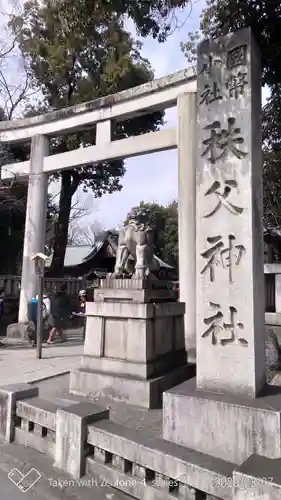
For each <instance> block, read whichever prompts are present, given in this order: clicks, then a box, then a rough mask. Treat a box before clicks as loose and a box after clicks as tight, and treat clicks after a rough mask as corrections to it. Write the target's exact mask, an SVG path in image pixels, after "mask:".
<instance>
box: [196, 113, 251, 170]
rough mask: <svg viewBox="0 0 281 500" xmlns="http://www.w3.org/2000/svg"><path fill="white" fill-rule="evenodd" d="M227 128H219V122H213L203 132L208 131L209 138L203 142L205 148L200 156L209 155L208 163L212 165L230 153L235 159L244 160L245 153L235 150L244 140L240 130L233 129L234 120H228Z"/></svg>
mask: <svg viewBox="0 0 281 500" xmlns="http://www.w3.org/2000/svg"><path fill="white" fill-rule="evenodd" d="M227 122H228V127H227V130H226V129H222V128H221V124H220V122H219V121H215V122H213V123H211V124H210V125H207V127H205V130H208V131H210V137H209V138H208V139H205V140H204V141H203V145H204V146H206V147H205V150H204V151H203V153H202V154H201V156H202V157H203V156H206V155H208V154H209V158H208V160H209V162H210V163H212V164H214V163H216V161H217V160H220V159H221V158H223V157H225V156H226V155H227V153H228V152H229V151H230V152H231V153H232V154H233V155H234V156H236V158H239V159H241V158H244V157H245V156H246V155H247V153H245V152H244V151H241V150H240V149H238V148H237V145H238V144H244V139H243V137H242V136H241V135H239V134H240V133H241V130H240V128H238V127H235V126H234V125H235V118H228V120H227Z"/></svg>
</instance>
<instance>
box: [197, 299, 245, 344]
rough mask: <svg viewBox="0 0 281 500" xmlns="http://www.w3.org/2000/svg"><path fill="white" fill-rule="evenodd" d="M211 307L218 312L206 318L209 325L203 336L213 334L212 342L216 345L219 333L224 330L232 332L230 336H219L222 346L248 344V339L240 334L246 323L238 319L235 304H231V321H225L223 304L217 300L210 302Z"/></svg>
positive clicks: (205, 320) (205, 321)
mask: <svg viewBox="0 0 281 500" xmlns="http://www.w3.org/2000/svg"><path fill="white" fill-rule="evenodd" d="M209 304H210V307H211V308H212V309H214V310H216V311H217V312H216V313H215V314H213V315H211V316H209V317H207V318H204V324H205V325H206V326H208V328H207V330H205V331H204V333H203V334H202V338H205V337H208V336H209V335H210V334H211V335H212V344H213V345H216V344H217V343H218V339H217V337H218V334H219V333H220V332H223V331H227V332H230V336H228V337H224V338H219V343H220V344H221V345H222V346H225V345H228V344H233V343H237V342H238V343H239V344H240V345H242V346H247V345H248V341H247V340H246V339H245V338H244V337H241V336H240V335H239V330H244V324H243V323H242V322H241V321H236V315H237V309H236V308H235V307H233V306H229V316H230V321H229V322H225V321H223V317H224V315H223V313H222V312H221V305H220V304H216V303H215V302H210V303H209ZM237 330H238V332H237Z"/></svg>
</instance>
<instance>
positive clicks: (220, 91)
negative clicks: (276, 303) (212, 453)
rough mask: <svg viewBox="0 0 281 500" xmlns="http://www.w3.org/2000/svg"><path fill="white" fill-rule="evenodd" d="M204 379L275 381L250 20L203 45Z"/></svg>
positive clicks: (200, 380)
mask: <svg viewBox="0 0 281 500" xmlns="http://www.w3.org/2000/svg"><path fill="white" fill-rule="evenodd" d="M197 89H198V91H197V108H198V149H199V154H198V162H197V179H196V184H197V223H196V231H197V243H196V252H197V387H198V389H204V390H209V391H214V392H223V393H234V394H235V393H237V394H241V395H242V394H243V395H245V396H250V397H255V396H256V395H257V393H258V392H259V391H260V390H261V389H262V387H263V385H264V383H265V348H264V328H265V319H264V318H265V316H264V311H265V306H264V275H263V232H262V153H261V71H260V58H259V53H258V49H257V47H256V45H255V41H254V40H253V38H252V35H251V32H250V29H248V28H246V29H243V30H241V31H239V32H238V33H236V34H234V35H230V36H227V37H224V38H220V39H217V40H214V41H211V40H206V41H204V42H202V43H201V44H200V46H199V49H198V87H197Z"/></svg>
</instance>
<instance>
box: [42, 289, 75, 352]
mask: <svg viewBox="0 0 281 500" xmlns="http://www.w3.org/2000/svg"><path fill="white" fill-rule="evenodd" d="M66 291H67V287H66V284H65V283H64V284H63V285H61V287H60V288H59V290H58V291H57V292H56V293H55V295H54V296H53V297H52V298H51V314H50V316H49V321H48V322H49V325H50V326H51V330H50V333H49V338H48V340H47V344H52V343H53V339H54V336H55V334H56V333H57V334H58V336H59V337H60V340H61V342H64V341H65V338H64V329H65V327H66V322H67V319H68V318H69V317H71V309H72V308H71V302H70V300H69V297H68V295H67V293H66Z"/></svg>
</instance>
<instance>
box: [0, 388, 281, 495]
mask: <svg viewBox="0 0 281 500" xmlns="http://www.w3.org/2000/svg"><path fill="white" fill-rule="evenodd" d="M187 432H188V429H187ZM190 432H192V429H191V430H190ZM0 437H1V438H2V439H3V440H5V441H8V442H13V441H14V442H16V443H20V444H23V445H25V446H29V447H31V448H34V449H35V450H38V451H40V452H41V453H45V454H48V455H49V456H50V458H51V459H52V460H54V462H55V466H56V467H57V468H59V469H61V470H63V471H64V472H66V473H68V474H69V475H70V476H72V477H74V478H80V477H82V476H84V475H89V476H91V475H92V474H94V475H95V476H96V475H99V476H100V478H101V482H102V484H104V485H110V486H113V487H114V488H116V489H118V490H120V491H123V492H125V493H127V494H129V495H132V496H133V497H135V498H138V499H139V500H147V499H150V498H151V499H153V500H176V499H177V500H215V499H217V500H219V499H221V500H231V499H233V500H249V498H253V499H255V500H265V499H269V498H270V500H277V499H278V500H280V498H281V475H280V470H281V459H277V460H271V459H267V458H264V457H259V456H255V455H253V456H252V457H250V458H249V459H248V460H246V462H244V463H243V464H242V466H240V467H237V466H235V465H234V464H233V463H230V462H227V461H225V460H221V459H216V458H213V457H211V456H208V455H205V454H203V453H199V452H196V451H193V450H189V449H187V448H185V447H183V446H179V445H177V444H175V443H170V442H169V441H165V440H163V439H155V438H151V437H148V436H147V435H146V434H144V433H142V432H139V431H136V430H134V429H128V428H126V427H124V426H121V425H119V424H116V423H114V422H112V421H110V420H109V412H108V410H104V409H102V408H100V407H98V406H96V405H95V404H93V403H91V402H86V401H83V402H77V401H76V402H75V401H71V400H65V402H64V404H63V403H61V404H60V405H56V404H53V403H51V402H47V401H44V400H42V399H40V398H39V397H38V389H37V388H36V387H31V386H29V385H27V384H16V385H10V386H6V387H3V388H0ZM249 495H250V496H249Z"/></svg>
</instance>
